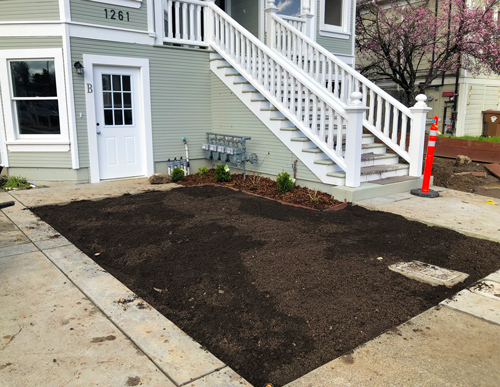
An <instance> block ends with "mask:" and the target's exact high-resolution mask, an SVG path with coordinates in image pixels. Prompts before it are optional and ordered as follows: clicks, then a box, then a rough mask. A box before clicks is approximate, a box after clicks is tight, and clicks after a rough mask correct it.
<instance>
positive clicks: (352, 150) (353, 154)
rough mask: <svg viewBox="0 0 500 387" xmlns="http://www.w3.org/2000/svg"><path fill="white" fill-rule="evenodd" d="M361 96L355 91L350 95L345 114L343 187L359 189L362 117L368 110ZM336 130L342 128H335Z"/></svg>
mask: <svg viewBox="0 0 500 387" xmlns="http://www.w3.org/2000/svg"><path fill="white" fill-rule="evenodd" d="M362 98H363V94H361V93H360V92H359V91H355V92H354V93H352V94H351V103H350V104H349V105H348V106H347V107H346V108H345V110H346V112H347V133H346V139H345V140H346V142H345V157H344V159H345V163H346V166H347V168H346V171H345V185H346V186H347V187H359V186H360V184H361V146H362V142H363V116H364V114H365V112H366V110H367V109H368V108H367V107H366V106H364V105H363V102H362V101H361V99H362ZM337 130H342V128H339V127H337Z"/></svg>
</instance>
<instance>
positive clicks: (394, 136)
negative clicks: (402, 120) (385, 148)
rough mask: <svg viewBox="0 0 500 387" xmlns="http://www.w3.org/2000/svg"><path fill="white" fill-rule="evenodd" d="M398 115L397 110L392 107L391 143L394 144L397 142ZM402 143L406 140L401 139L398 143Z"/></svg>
mask: <svg viewBox="0 0 500 387" xmlns="http://www.w3.org/2000/svg"><path fill="white" fill-rule="evenodd" d="M389 106H390V105H389ZM398 113H399V111H398V109H396V107H395V106H393V107H392V137H391V138H392V141H393V142H395V143H397V142H398V126H399V122H398ZM404 141H406V139H404V140H403V138H402V137H401V141H400V143H401V144H402V143H403V142H404ZM403 149H404V148H403Z"/></svg>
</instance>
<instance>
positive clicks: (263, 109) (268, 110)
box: [260, 106, 278, 112]
mask: <svg viewBox="0 0 500 387" xmlns="http://www.w3.org/2000/svg"><path fill="white" fill-rule="evenodd" d="M260 110H261V111H263V112H277V111H278V109H276V108H275V107H274V106H271V107H267V108H261V109H260Z"/></svg>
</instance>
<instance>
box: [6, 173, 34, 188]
mask: <svg viewBox="0 0 500 387" xmlns="http://www.w3.org/2000/svg"><path fill="white" fill-rule="evenodd" d="M26 187H29V183H28V181H27V180H26V179H25V178H24V177H21V176H9V177H8V178H7V181H5V183H4V185H3V187H2V188H3V189H4V190H9V189H14V188H26Z"/></svg>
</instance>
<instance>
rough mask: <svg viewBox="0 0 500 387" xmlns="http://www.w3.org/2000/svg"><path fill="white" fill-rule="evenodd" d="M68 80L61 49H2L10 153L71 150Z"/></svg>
mask: <svg viewBox="0 0 500 387" xmlns="http://www.w3.org/2000/svg"><path fill="white" fill-rule="evenodd" d="M68 72H69V71H68ZM65 78H66V77H65V69H64V66H63V52H62V49H60V48H47V49H18V50H0V91H1V93H2V104H3V106H0V108H2V107H3V112H4V122H5V134H6V137H5V144H6V146H7V149H8V151H10V152H28V151H30V152H31V151H33V152H68V151H69V150H70V145H69V142H70V141H69V140H70V138H69V137H70V134H69V125H70V122H69V119H68V106H67V104H66V83H65Z"/></svg>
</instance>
